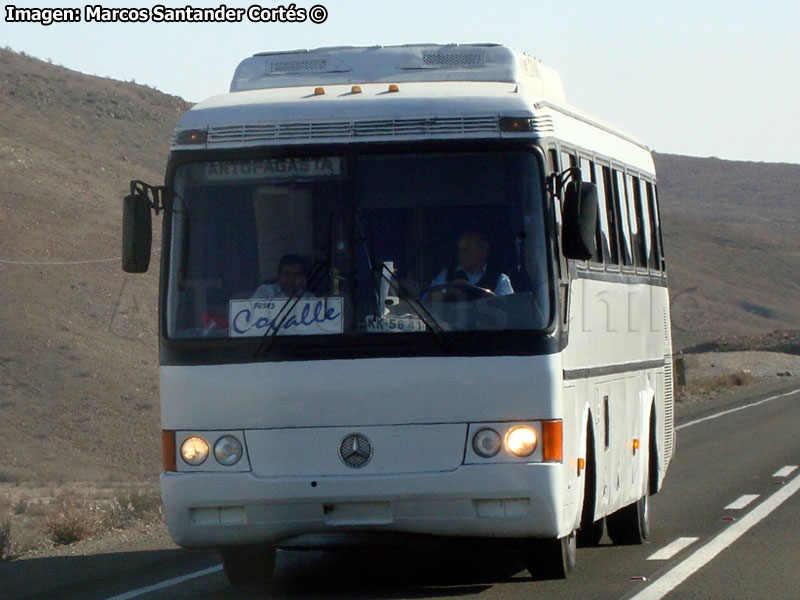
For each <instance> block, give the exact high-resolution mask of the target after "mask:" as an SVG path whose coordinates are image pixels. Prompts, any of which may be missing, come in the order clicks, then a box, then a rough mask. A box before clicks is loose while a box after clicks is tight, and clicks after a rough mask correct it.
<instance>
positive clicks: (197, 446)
mask: <svg viewBox="0 0 800 600" xmlns="http://www.w3.org/2000/svg"><path fill="white" fill-rule="evenodd" d="M181 458H182V459H183V460H184V462H185V463H186V464H188V465H192V466H194V467H196V466H197V465H202V464H203V463H204V462H205V461H206V458H208V442H207V441H205V440H204V439H203V438H201V437H198V436H194V435H193V436H192V437H188V438H186V439H185V440H183V443H182V444H181Z"/></svg>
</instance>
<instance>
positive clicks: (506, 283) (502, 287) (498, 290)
mask: <svg viewBox="0 0 800 600" xmlns="http://www.w3.org/2000/svg"><path fill="white" fill-rule="evenodd" d="M458 269H460V270H461V271H463V272H464V273H465V274H466V275H467V281H469V284H470V285H475V284H476V283H478V282H479V281H480V280H481V279H482V278H483V276H484V275H485V274H486V265H485V264H484V265H483V268H482V269H481V270H480V271H476V272H475V273H470V272H469V271H466V270H464V269H461V268H460V267H459V268H458ZM445 283H447V269H442V272H441V273H439V274H438V275H437V276H436V279H434V280H433V281H431V285H430V287H435V286H437V285H444V284H445ZM492 291H493V292H494V293H495V294H497V295H498V296H508V295H509V294H513V293H514V288H513V287H511V279H509V277H508V275H506V274H505V273H500V276H499V277H498V278H497V284H496V285H495V288H494V289H493V290H492Z"/></svg>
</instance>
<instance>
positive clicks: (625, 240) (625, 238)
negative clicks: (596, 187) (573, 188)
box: [613, 169, 633, 266]
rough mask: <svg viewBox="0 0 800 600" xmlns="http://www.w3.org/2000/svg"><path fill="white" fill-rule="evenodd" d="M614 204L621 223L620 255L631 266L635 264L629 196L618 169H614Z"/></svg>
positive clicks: (624, 262) (619, 225)
mask: <svg viewBox="0 0 800 600" xmlns="http://www.w3.org/2000/svg"><path fill="white" fill-rule="evenodd" d="M613 182H614V204H615V206H616V208H617V214H618V215H619V221H618V222H617V226H618V228H619V245H620V250H619V254H620V257H621V258H622V264H623V265H625V266H630V265H632V264H633V256H632V255H631V232H630V228H629V224H628V196H627V194H626V193H625V178H624V176H623V175H622V173H620V172H619V171H617V170H616V169H614V179H613Z"/></svg>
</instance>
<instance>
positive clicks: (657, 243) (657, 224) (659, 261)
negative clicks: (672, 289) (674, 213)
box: [647, 181, 664, 271]
mask: <svg viewBox="0 0 800 600" xmlns="http://www.w3.org/2000/svg"><path fill="white" fill-rule="evenodd" d="M647 203H648V205H649V207H650V230H651V240H652V244H653V255H654V262H655V264H654V268H656V269H659V270H662V271H663V270H664V242H663V238H662V237H661V218H660V215H659V212H658V198H657V196H656V188H655V185H653V184H652V183H650V182H649V181H648V182H647Z"/></svg>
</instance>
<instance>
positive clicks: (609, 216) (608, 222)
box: [597, 165, 619, 264]
mask: <svg viewBox="0 0 800 600" xmlns="http://www.w3.org/2000/svg"><path fill="white" fill-rule="evenodd" d="M597 169H598V171H597V174H598V176H602V178H601V179H602V180H598V185H597V193H598V196H599V200H600V203H601V206H605V210H604V211H603V216H604V217H605V219H604V222H601V224H600V227H601V230H602V232H603V236H604V240H603V252H604V253H605V257H606V258H605V262H607V263H611V264H619V242H618V241H617V220H618V218H617V212H616V208H615V207H614V193H613V189H612V183H611V169H610V168H608V167H601V166H599V165H598V167H597Z"/></svg>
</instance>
